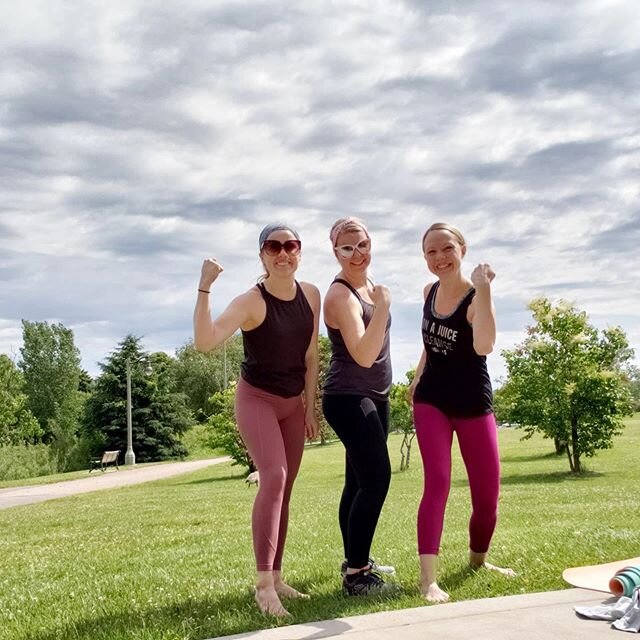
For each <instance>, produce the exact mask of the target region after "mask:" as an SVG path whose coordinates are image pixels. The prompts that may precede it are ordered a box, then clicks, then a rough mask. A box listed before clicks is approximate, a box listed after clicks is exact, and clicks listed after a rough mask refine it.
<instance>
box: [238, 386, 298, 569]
mask: <svg viewBox="0 0 640 640" xmlns="http://www.w3.org/2000/svg"><path fill="white" fill-rule="evenodd" d="M235 412H236V422H237V423H238V429H239V430H240V435H241V436H242V439H243V440H244V443H245V445H246V447H247V449H248V450H249V454H250V455H251V458H252V459H253V461H254V463H255V465H256V468H257V469H258V471H259V472H260V483H259V488H258V493H257V495H256V499H255V502H254V503H253V514H252V518H251V524H252V529H253V551H254V553H255V556H256V569H257V570H258V571H271V570H274V571H279V570H280V569H281V568H282V552H283V550H284V543H285V540H286V538H287V525H288V523H289V499H290V498H291V489H292V488H293V482H294V480H295V479H296V475H297V474H298V469H299V468H300V461H301V459H302V450H303V448H304V437H305V433H304V407H303V404H302V397H301V396H294V397H293V398H282V397H281V396H276V395H274V394H272V393H268V392H267V391H262V390H261V389H257V388H256V387H253V386H251V385H250V384H249V383H248V382H246V381H245V380H244V379H242V378H240V381H239V382H238V387H237V389H236V400H235Z"/></svg>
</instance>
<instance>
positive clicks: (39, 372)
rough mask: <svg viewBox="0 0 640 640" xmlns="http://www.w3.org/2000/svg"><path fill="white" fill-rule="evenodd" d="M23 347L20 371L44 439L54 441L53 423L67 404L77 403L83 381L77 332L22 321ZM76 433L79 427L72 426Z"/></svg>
mask: <svg viewBox="0 0 640 640" xmlns="http://www.w3.org/2000/svg"><path fill="white" fill-rule="evenodd" d="M22 339H23V346H22V348H21V349H20V355H21V357H22V358H21V362H20V368H21V369H22V372H23V374H24V388H25V393H26V394H27V396H28V398H29V409H30V410H31V412H32V413H33V415H34V416H35V417H36V420H37V421H38V423H39V424H40V428H41V429H42V430H43V432H44V435H43V439H44V441H45V442H50V441H51V440H52V438H53V434H52V432H51V427H50V424H49V421H50V420H52V419H54V418H55V417H56V415H58V414H59V412H60V408H61V407H63V405H65V403H67V402H71V403H73V402H74V398H73V396H74V395H75V393H76V392H77V390H78V384H79V380H80V352H79V350H78V349H77V348H76V346H75V344H74V342H73V331H71V329H67V328H66V327H65V326H63V325H62V324H49V323H48V322H29V321H27V320H23V321H22ZM67 427H68V428H69V429H70V430H71V432H72V433H73V434H75V432H76V431H77V428H78V424H77V423H72V424H68V425H67Z"/></svg>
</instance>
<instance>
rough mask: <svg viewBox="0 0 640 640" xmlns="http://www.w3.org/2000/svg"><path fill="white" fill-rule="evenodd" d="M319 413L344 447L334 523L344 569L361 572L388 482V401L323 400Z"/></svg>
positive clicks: (331, 397)
mask: <svg viewBox="0 0 640 640" xmlns="http://www.w3.org/2000/svg"><path fill="white" fill-rule="evenodd" d="M322 411H323V413H324V417H325V418H326V419H327V422H328V423H329V424H330V425H331V428H332V429H333V430H334V431H335V432H336V434H337V435H338V437H339V438H340V440H342V444H344V448H345V453H346V455H345V474H344V489H343V491H342V498H341V500H340V510H339V512H338V518H339V520H340V530H341V531H342V543H343V545H344V555H345V558H346V559H347V564H348V566H349V567H351V568H354V569H359V568H360V567H364V566H366V564H367V563H368V562H369V553H370V550H371V541H372V540H373V534H374V532H375V530H376V525H377V524H378V518H379V516H380V511H381V510H382V505H383V504H384V499H385V498H386V497H387V491H388V490H389V482H390V481H391V463H390V462H389V451H388V450H387V435H388V433H389V402H388V401H386V400H384V401H381V400H372V399H371V398H364V397H362V396H333V395H324V396H323V398H322Z"/></svg>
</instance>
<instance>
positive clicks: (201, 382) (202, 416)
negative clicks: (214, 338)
mask: <svg viewBox="0 0 640 640" xmlns="http://www.w3.org/2000/svg"><path fill="white" fill-rule="evenodd" d="M225 352H226V380H225ZM243 359H244V350H243V346H242V336H240V335H235V336H232V337H231V338H229V339H228V340H227V342H226V345H225V346H224V347H219V348H217V349H213V350H212V351H210V352H209V353H200V352H199V351H196V349H195V348H194V346H193V342H192V341H189V342H187V343H186V344H184V345H183V346H182V347H180V348H179V349H178V350H177V351H176V365H175V372H174V375H175V380H176V389H177V390H178V391H180V392H182V393H184V394H185V395H186V397H187V402H188V405H189V407H190V408H191V410H192V411H193V415H194V417H195V418H196V420H197V421H198V422H206V420H207V418H208V417H209V416H210V415H211V414H212V413H213V411H212V408H211V406H210V405H209V398H211V396H212V395H213V394H214V393H216V392H217V391H222V390H223V389H224V388H225V384H226V386H228V385H229V383H231V382H233V381H237V380H238V378H239V376H240V365H241V363H242V360H243Z"/></svg>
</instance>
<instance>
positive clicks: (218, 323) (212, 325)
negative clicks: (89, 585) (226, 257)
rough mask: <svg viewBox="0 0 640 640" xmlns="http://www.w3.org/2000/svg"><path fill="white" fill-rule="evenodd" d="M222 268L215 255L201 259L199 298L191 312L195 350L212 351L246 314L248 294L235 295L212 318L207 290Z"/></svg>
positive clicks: (244, 320) (240, 323)
mask: <svg viewBox="0 0 640 640" xmlns="http://www.w3.org/2000/svg"><path fill="white" fill-rule="evenodd" d="M223 271H224V269H223V268H222V266H221V265H220V264H219V263H218V262H217V261H216V260H214V259H211V258H207V259H206V260H205V261H204V262H203V263H202V272H201V274H200V283H199V285H198V299H197V300H196V308H195V310H194V312H193V345H194V347H195V348H196V350H197V351H204V352H206V351H211V349H213V348H214V347H217V346H218V345H220V344H222V343H223V342H224V341H225V340H226V339H227V338H229V337H230V336H232V335H233V334H234V333H235V332H236V331H237V330H238V329H239V328H240V326H241V325H242V324H243V323H244V322H246V321H247V319H248V317H249V305H248V300H247V294H244V295H242V296H238V297H237V298H236V299H235V300H233V301H232V302H231V303H230V304H229V306H228V307H227V308H226V309H225V310H224V311H223V313H222V314H221V315H220V316H219V317H218V318H217V319H216V320H213V319H212V318H211V308H210V305H209V298H210V295H209V294H208V293H207V292H208V291H209V290H210V288H211V285H212V284H213V283H214V282H215V281H216V280H217V278H218V276H219V275H220V274H221V273H222V272H223Z"/></svg>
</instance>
